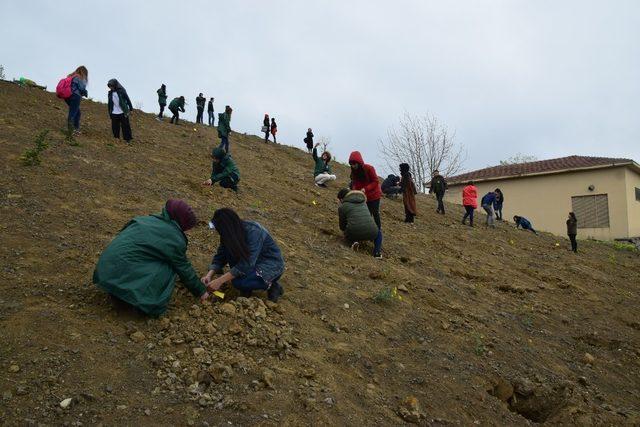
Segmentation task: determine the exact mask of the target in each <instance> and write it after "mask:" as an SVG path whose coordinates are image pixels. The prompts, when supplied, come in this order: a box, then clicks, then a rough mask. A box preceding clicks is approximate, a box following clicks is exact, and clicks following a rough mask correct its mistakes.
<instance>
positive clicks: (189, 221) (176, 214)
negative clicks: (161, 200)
mask: <svg viewBox="0 0 640 427" xmlns="http://www.w3.org/2000/svg"><path fill="white" fill-rule="evenodd" d="M165 209H166V210H167V213H168V214H169V216H170V217H171V219H172V220H174V221H175V222H177V223H178V224H179V225H180V228H181V229H182V231H187V230H190V229H192V228H193V227H194V226H195V225H196V214H194V213H193V209H191V206H189V205H188V204H187V203H186V202H185V201H183V200H178V199H169V200H167V204H166V205H165Z"/></svg>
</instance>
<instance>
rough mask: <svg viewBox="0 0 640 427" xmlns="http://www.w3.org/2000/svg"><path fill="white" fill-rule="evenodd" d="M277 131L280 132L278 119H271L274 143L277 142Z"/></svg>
mask: <svg viewBox="0 0 640 427" xmlns="http://www.w3.org/2000/svg"><path fill="white" fill-rule="evenodd" d="M276 133H278V125H277V124H276V119H271V135H273V143H274V144H277V143H278V142H277V141H276Z"/></svg>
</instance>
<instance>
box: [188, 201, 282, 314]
mask: <svg viewBox="0 0 640 427" xmlns="http://www.w3.org/2000/svg"><path fill="white" fill-rule="evenodd" d="M209 227H210V228H212V229H215V230H216V231H217V232H218V234H219V235H220V245H219V246H218V250H217V252H216V254H215V255H214V256H213V260H212V261H211V265H210V266H209V272H208V273H207V275H206V276H204V277H203V278H202V279H201V280H202V283H203V284H204V285H205V286H206V287H207V289H208V290H209V291H211V292H212V291H215V290H218V289H220V287H221V286H222V285H223V284H224V283H226V282H228V281H231V283H232V284H233V287H234V288H236V289H238V290H239V291H240V293H241V294H242V296H246V297H249V296H251V293H252V291H256V290H265V291H267V295H268V298H269V300H270V301H273V302H276V301H277V300H278V298H280V296H282V294H283V293H284V290H283V289H282V286H281V285H280V283H279V280H280V277H281V276H282V273H284V259H283V258H282V253H281V252H280V248H279V247H278V245H277V244H276V242H275V241H274V240H273V238H272V237H271V235H270V234H269V232H268V231H267V230H266V229H265V228H264V227H263V226H262V225H260V224H258V223H257V222H253V221H242V220H241V219H240V217H239V216H238V214H237V213H236V212H235V211H234V210H232V209H229V208H222V209H218V210H217V211H215V212H214V214H213V218H212V219H211V222H210V223H209ZM226 265H229V268H230V270H229V271H228V272H227V273H224V274H223V269H224V267H225V266H226ZM214 274H220V276H219V277H217V278H216V279H214V280H212V278H213V275H214Z"/></svg>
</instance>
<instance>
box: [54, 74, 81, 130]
mask: <svg viewBox="0 0 640 427" xmlns="http://www.w3.org/2000/svg"><path fill="white" fill-rule="evenodd" d="M88 81H89V71H87V67H85V66H84V65H81V66H79V67H78V68H76V70H75V71H74V72H73V73H71V74H69V75H68V76H67V77H65V78H64V79H62V80H60V82H59V83H58V86H57V87H56V94H57V95H58V98H62V99H64V102H66V103H67V105H68V106H69V115H68V118H67V126H68V129H69V134H71V132H73V135H74V136H76V135H78V134H80V101H82V97H83V96H84V97H86V96H88V94H87V83H88Z"/></svg>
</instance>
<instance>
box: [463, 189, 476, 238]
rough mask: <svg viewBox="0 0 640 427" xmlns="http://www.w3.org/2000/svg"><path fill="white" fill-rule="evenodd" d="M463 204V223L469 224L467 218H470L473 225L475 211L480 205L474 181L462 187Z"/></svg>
mask: <svg viewBox="0 0 640 427" xmlns="http://www.w3.org/2000/svg"><path fill="white" fill-rule="evenodd" d="M462 206H464V210H465V214H464V216H463V217H462V224H465V225H466V224H467V218H469V225H470V226H471V227H473V211H475V210H476V209H477V207H478V189H477V188H476V186H475V185H473V182H472V181H469V182H468V183H467V185H466V187H464V188H463V189H462Z"/></svg>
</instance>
